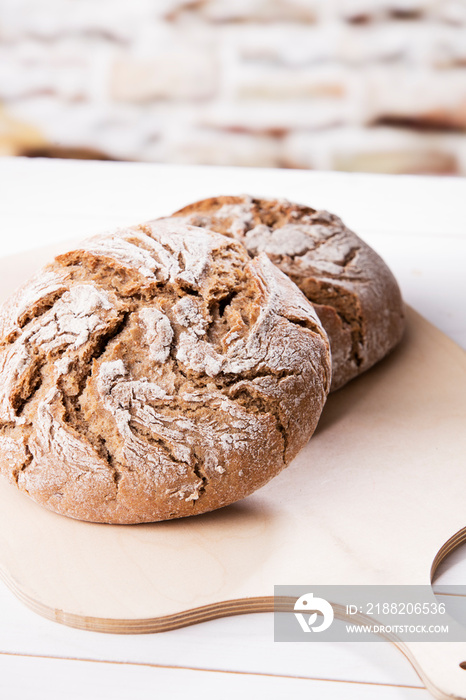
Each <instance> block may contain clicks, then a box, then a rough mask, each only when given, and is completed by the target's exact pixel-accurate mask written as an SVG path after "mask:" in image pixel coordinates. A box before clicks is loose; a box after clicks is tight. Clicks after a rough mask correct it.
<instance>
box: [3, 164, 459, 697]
mask: <svg viewBox="0 0 466 700" xmlns="http://www.w3.org/2000/svg"><path fill="white" fill-rule="evenodd" d="M245 192H247V193H251V194H256V195H262V196H267V197H287V198H289V199H292V200H295V201H300V202H303V203H307V204H310V205H311V206H313V207H316V208H327V209H329V210H331V211H333V212H335V213H337V214H339V215H340V216H341V217H342V218H343V219H344V221H345V222H346V223H347V224H348V225H349V226H350V227H352V228H354V229H355V230H356V231H357V232H358V233H359V234H360V235H361V236H362V237H363V238H364V239H365V240H366V241H367V242H368V243H369V244H370V245H371V246H372V247H373V248H375V249H376V250H377V251H378V252H379V253H380V254H381V255H382V256H383V257H384V258H385V260H386V261H387V262H388V264H389V265H390V267H391V268H392V270H393V272H394V273H395V275H396V277H397V278H398V281H399V283H400V286H401V289H402V292H403V296H404V298H405V300H406V301H407V302H408V303H409V304H410V305H411V306H413V307H414V308H415V309H416V310H417V311H419V312H420V313H421V314H423V315H424V316H425V318H427V319H428V320H430V321H431V322H432V323H434V324H435V325H436V326H438V327H439V328H440V329H441V330H442V331H443V332H444V333H446V334H447V335H449V336H450V337H451V338H453V339H454V340H455V341H456V342H457V343H458V344H460V345H462V347H463V348H464V347H466V303H465V300H466V275H465V274H464V268H465V266H466V180H462V179H451V178H421V177H411V176H396V177H392V176H385V175H348V174H342V173H317V172H305V171H279V170H262V169H244V168H206V167H184V166H158V165H148V164H128V163H101V162H97V163H93V162H85V161H81V162H72V161H43V160H26V159H0V255H1V256H5V255H10V254H13V253H19V252H21V251H25V250H29V249H32V248H35V247H40V246H44V245H47V244H50V243H56V242H60V241H63V242H64V243H66V241H67V240H69V239H73V238H79V237H83V236H86V235H89V234H92V233H96V232H99V231H102V230H105V229H108V228H112V227H114V226H118V225H126V224H131V223H137V222H141V221H144V220H146V219H150V218H154V217H157V216H161V215H166V214H169V213H170V212H171V211H174V210H175V209H177V208H179V207H181V206H182V205H184V204H186V203H187V202H189V201H194V200H196V199H200V198H203V197H207V196H212V195H217V194H241V193H245ZM465 519H466V516H465ZM465 525H466V523H465ZM277 583H279V582H277ZM296 583H297V584H301V583H306V582H302V581H297V582H296ZM446 583H460V584H464V583H466V548H462V549H459V550H457V551H456V552H455V553H454V554H453V555H452V556H451V557H450V559H449V561H448V562H445V563H444V564H443V565H442V568H441V571H439V575H438V576H437V579H436V585H437V586H439V587H440V586H441V585H442V584H446ZM188 693H189V696H190V697H193V698H197V697H202V698H203V700H210V698H212V699H214V698H215V699H216V698H218V697H219V696H221V697H222V698H233V697H235V698H237V697H238V695H241V694H242V695H244V696H245V697H252V696H258V697H268V698H270V699H272V700H273V699H275V698H277V699H278V698H283V697H293V698H299V697H303V698H304V697H309V696H310V694H311V693H312V697H318V698H319V699H321V700H327V699H328V700H330V699H331V700H340V698H341V699H343V698H345V700H346V699H348V700H351V699H352V698H358V699H359V698H361V699H362V700H364V698H371V699H376V700H378V699H380V700H385V699H386V700H395V699H401V698H406V699H409V700H421V699H425V700H428V698H429V697H430V696H429V694H428V693H427V691H425V690H424V689H423V687H422V684H421V682H420V680H419V678H418V677H417V675H416V673H415V672H414V671H413V670H412V668H411V667H410V665H409V664H408V662H407V661H406V659H404V657H403V656H402V655H401V654H400V653H399V652H398V651H397V650H396V649H395V648H394V647H392V646H390V645H389V644H388V643H386V644H385V643H374V644H366V643H364V644H363V643H353V644H351V643H346V644H343V643H342V644H329V643H320V644H319V643H313V644H312V645H308V644H278V643H274V641H273V616H272V615H271V614H256V615H248V616H242V617H236V618H227V619H223V620H215V621H212V622H208V623H204V624H201V625H197V626H195V627H188V628H185V629H181V630H176V631H172V632H168V633H164V634H161V635H143V636H115V635H103V634H97V633H91V632H83V631H79V630H75V629H71V628H67V627H63V626H60V625H58V624H55V623H53V622H49V621H47V620H45V619H42V618H40V617H38V616H36V615H35V614H34V613H32V612H30V611H29V610H28V609H26V608H25V607H23V605H22V604H21V603H19V602H18V601H17V600H16V599H15V598H14V596H13V594H12V593H10V592H9V590H7V588H6V587H5V586H4V585H3V584H1V583H0V697H2V698H8V700H13V699H16V698H21V700H23V699H24V698H26V699H27V698H29V697H31V698H34V699H35V700H41V699H42V698H44V699H45V698H47V700H61V699H62V698H63V697H66V698H67V700H73V699H74V698H76V699H77V698H84V697H88V698H93V699H94V698H97V699H99V700H100V699H101V698H102V699H107V698H109V699H110V698H111V699H112V700H122V699H123V698H127V697H129V696H131V697H137V696H138V695H142V694H144V696H145V697H151V696H152V695H154V696H155V695H157V696H158V697H163V696H167V697H170V698H178V697H180V698H181V697H183V698H184V697H185V696H186V695H187V694H188Z"/></svg>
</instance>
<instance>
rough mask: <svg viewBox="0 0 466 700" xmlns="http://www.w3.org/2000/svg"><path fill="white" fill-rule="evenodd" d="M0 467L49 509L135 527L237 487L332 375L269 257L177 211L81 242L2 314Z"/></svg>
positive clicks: (301, 417)
mask: <svg viewBox="0 0 466 700" xmlns="http://www.w3.org/2000/svg"><path fill="white" fill-rule="evenodd" d="M0 377H1V385H0V468H1V471H2V473H3V474H4V475H5V476H6V477H7V478H8V479H9V480H10V481H11V482H12V483H13V484H15V485H17V487H18V488H19V489H21V490H22V491H23V492H25V493H26V494H28V495H29V496H30V497H31V498H33V499H34V500H35V501H37V502H38V503H40V504H42V505H44V506H46V507H47V508H49V509H51V510H53V511H56V512H57V513H62V514H64V515H68V516H71V517H74V518H79V519H82V520H88V521H94V522H106V523H141V522H151V521H157V520H164V519H169V518H176V517H180V516H188V515H193V514H198V513H203V512H206V511H210V510H212V509H215V508H219V507H220V506H224V505H227V504H229V503H233V502H234V501H237V500H238V499H241V498H244V497H245V496H247V495H248V494H250V493H252V492H253V491H254V490H255V489H257V488H259V487H260V486H262V485H263V484H265V483H266V482H267V481H269V479H271V478H272V477H273V476H275V475H276V474H277V473H278V472H280V471H281V470H282V469H283V468H284V467H286V466H287V465H288V464H289V462H290V461H291V460H292V459H293V457H294V456H295V455H296V454H297V452H298V451H299V450H300V449H301V448H302V447H303V446H304V444H305V443H306V442H307V440H308V439H309V438H310V436H311V435H312V433H313V431H314V429H315V427H316V424H317V421H318V419H319V416H320V413H321V410H322V407H323V405H324V402H325V399H326V396H327V392H328V390H329V386H330V379H331V363H330V356H329V345H328V339H327V336H326V333H325V331H324V330H323V329H322V326H321V323H320V321H319V319H318V317H317V316H316V314H315V312H314V310H313V308H312V306H311V304H309V302H308V301H307V299H306V298H305V297H304V295H303V294H302V293H301V292H300V291H299V289H298V288H297V287H296V286H295V285H294V284H293V283H292V282H291V281H290V279H289V278H288V277H286V276H285V275H284V274H283V273H282V272H280V270H278V268H276V267H275V266H274V265H273V264H272V263H271V262H270V260H269V258H268V257H267V256H266V255H265V254H259V255H257V257H255V258H254V259H253V260H251V259H250V258H249V256H248V254H247V252H246V250H245V249H244V248H243V246H242V245H241V244H240V243H239V242H238V241H236V240H233V239H232V238H227V237H224V236H222V235H219V234H217V233H213V232H210V231H206V230H203V229H200V228H195V227H193V226H191V225H189V224H186V223H184V222H183V221H180V220H177V219H172V220H168V221H158V222H157V221H155V222H151V223H148V224H144V225H140V226H134V227H130V228H127V229H124V230H120V231H118V232H116V233H113V234H108V235H107V234H105V235H101V236H97V237H94V238H91V239H89V240H87V241H85V242H84V243H83V244H82V245H81V246H79V247H78V248H77V249H76V250H73V251H72V252H69V253H66V254H64V255H61V256H59V257H58V258H56V259H55V261H53V262H52V263H51V264H50V265H48V266H47V267H46V268H45V269H43V270H42V271H41V272H39V273H38V274H37V275H36V276H35V277H34V278H33V279H32V280H30V281H29V282H28V283H27V284H26V285H24V286H23V287H22V288H21V289H20V290H19V291H18V292H17V293H16V294H14V295H13V296H12V297H11V298H10V299H9V300H8V301H7V302H6V303H5V304H4V305H3V306H2V308H1V310H0Z"/></svg>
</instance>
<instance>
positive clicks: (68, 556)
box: [0, 247, 466, 698]
mask: <svg viewBox="0 0 466 700" xmlns="http://www.w3.org/2000/svg"><path fill="white" fill-rule="evenodd" d="M55 252H57V247H55V248H53V249H52V248H49V249H43V250H42V251H38V252H37V253H34V254H28V255H26V256H16V258H10V259H3V260H1V261H0V297H1V298H2V299H3V298H4V297H6V296H7V294H8V293H9V292H10V291H12V289H13V288H14V287H15V286H16V285H18V284H19V283H20V282H22V281H23V279H25V278H26V277H28V276H29V274H30V273H31V272H32V271H34V269H36V268H37V267H38V266H40V265H41V264H42V262H44V260H47V259H49V258H50V257H51V255H52V253H55ZM465 416H466V357H465V353H464V352H463V351H462V350H461V349H460V348H459V347H458V346H456V345H455V344H454V343H453V342H452V341H451V340H449V339H448V338H447V337H446V336H444V335H443V334H442V333H441V332H440V331H438V330H437V329H436V328H434V327H433V326H432V325H430V324H429V323H428V322H427V321H426V320H425V319H423V318H422V317H421V316H419V315H418V314H416V313H415V312H414V311H412V310H408V329H407V333H406V337H405V339H404V341H403V343H402V344H401V346H400V347H399V348H398V349H397V350H396V351H395V352H394V353H393V354H392V355H391V356H390V357H388V358H387V359H386V360H384V361H383V362H382V363H380V364H379V365H378V366H377V367H375V368H373V369H372V370H371V371H369V372H367V373H366V374H365V375H363V376H362V377H361V378H359V379H358V380H356V381H354V382H352V383H351V384H350V385H349V386H347V387H345V388H344V389H342V390H340V391H339V392H337V393H336V394H334V395H331V396H330V398H329V400H328V403H327V405H326V407H325V409H324V413H323V415H322V418H321V421H320V424H319V427H318V430H317V432H316V434H315V435H314V437H313V438H312V440H311V441H310V443H309V444H308V446H307V447H306V448H305V449H304V450H303V451H302V452H301V453H300V455H299V456H298V457H297V458H296V459H295V460H294V462H293V463H292V464H291V465H290V467H289V468H288V469H286V470H285V471H284V472H282V473H281V474H280V475H279V476H278V477H277V478H275V479H274V480H273V481H272V482H270V483H269V484H268V485H267V486H265V487H264V488H263V489H261V490H260V491H258V492H257V493H256V494H254V495H252V496H250V497H249V498H247V499H245V500H244V501H242V502H240V503H237V504H234V505H232V506H229V507H228V508H224V509H222V510H219V511H216V512H214V513H210V514H206V515H203V516H197V517H193V518H186V519H181V520H177V521H170V522H165V523H155V524H149V525H137V526H115V525H113V526H112V525H96V524H90V523H82V522H77V521H74V520H71V519H68V518H65V517H62V516H59V515H56V514H54V513H50V512H48V511H47V510H45V509H43V508H41V507H40V506H38V505H36V504H35V503H34V502H32V501H31V500H29V499H28V498H27V496H25V495H24V494H22V493H19V492H18V491H16V489H15V488H14V487H12V486H10V485H8V484H7V483H6V482H4V481H3V480H0V574H1V577H2V578H3V580H4V581H5V583H6V584H7V586H8V587H9V588H10V589H11V590H12V591H13V592H14V593H15V595H17V596H18V598H20V599H21V600H22V601H23V602H24V603H26V605H28V606H29V607H30V608H32V609H33V610H35V611H36V612H38V613H40V614H41V615H44V616H45V617H48V618H50V619H53V620H56V621H58V622H61V623H64V624H67V625H71V626H74V627H79V628H83V629H88V630H95V631H105V632H117V633H137V632H141V633H142V632H163V631H164V630H169V629H173V628H176V627H179V626H183V625H188V624H194V623H197V622H202V621H205V620H209V619H212V618H215V617H222V616H226V615H233V614H240V613H248V612H259V611H264V612H265V611H271V610H273V591H274V589H273V587H274V584H290V585H292V584H294V585H310V586H311V585H318V584H319V585H320V584H324V585H328V584H427V583H430V581H431V577H432V575H433V572H434V570H435V568H436V566H438V564H439V563H440V561H441V560H442V559H443V558H444V557H445V556H446V555H447V554H448V553H449V552H450V551H451V550H452V549H453V548H454V547H455V546H457V545H458V544H460V543H461V542H463V541H466V505H465V504H466V430H465V429H464V424H465ZM396 644H397V646H398V647H399V648H400V649H401V651H402V652H403V653H404V654H405V655H406V656H407V657H408V659H409V660H410V662H411V663H412V665H413V666H414V668H415V669H416V670H417V672H418V673H419V675H420V677H421V678H422V680H423V681H424V683H425V685H426V687H427V688H428V690H430V691H431V692H432V694H433V695H434V696H435V697H438V698H451V697H456V698H466V670H463V669H462V668H461V667H460V663H462V662H464V661H466V641H465V643H430V642H429V643H427V642H423V643H403V642H397V643H396Z"/></svg>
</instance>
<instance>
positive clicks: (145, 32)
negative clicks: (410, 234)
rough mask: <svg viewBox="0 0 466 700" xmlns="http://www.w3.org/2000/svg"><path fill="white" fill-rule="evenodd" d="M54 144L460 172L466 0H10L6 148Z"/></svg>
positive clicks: (172, 156) (1, 19)
mask: <svg viewBox="0 0 466 700" xmlns="http://www.w3.org/2000/svg"><path fill="white" fill-rule="evenodd" d="M50 143H51V144H54V145H58V146H60V147H62V148H66V149H88V150H87V151H86V153H88V154H90V155H91V156H92V154H93V153H94V151H95V152H97V154H99V153H100V154H105V155H107V156H109V157H112V158H121V159H132V160H133V159H134V160H150V161H159V162H172V163H173V162H175V163H207V164H222V165H228V164H232V165H254V166H281V167H296V168H323V169H339V170H363V171H372V172H413V173H461V174H464V173H466V0H385V1H383V0H371V1H369V0H204V1H202V0H200V1H197V2H196V1H195V0H191V1H189V0H40V2H38V1H37V0H0V153H21V152H33V151H34V149H38V151H39V152H41V149H43V148H44V146H46V145H47V144H50ZM89 149H90V150H89ZM74 152H79V151H72V153H74Z"/></svg>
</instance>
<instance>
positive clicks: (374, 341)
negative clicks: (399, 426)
mask: <svg viewBox="0 0 466 700" xmlns="http://www.w3.org/2000/svg"><path fill="white" fill-rule="evenodd" d="M173 216H174V217H180V218H181V219H182V220H183V221H184V222H185V223H189V224H193V225H196V226H203V227H205V228H208V229H210V230H212V231H217V232H219V233H222V234H224V235H226V236H230V237H232V238H235V239H236V240H238V241H240V242H241V243H243V245H244V246H245V247H246V248H247V250H248V252H249V254H250V255H251V256H252V257H254V256H256V255H259V254H260V253H266V254H267V255H268V257H269V258H270V260H272V262H273V263H274V264H275V265H277V266H278V267H279V268H280V269H281V270H282V271H283V272H284V273H285V274H287V275H288V277H290V279H292V280H293V282H295V283H296V284H297V285H298V287H299V288H300V289H301V290H302V292H303V293H304V294H305V295H306V297H307V298H308V299H309V300H310V301H311V302H312V304H313V305H314V308H315V310H316V312H317V314H318V315H319V317H320V320H321V321H322V323H323V325H324V328H325V330H326V331H327V334H328V336H329V339H330V346H331V351H332V390H335V389H339V388H340V387H342V386H344V384H346V383H347V382H348V381H349V380H350V379H353V378H354V377H356V376H358V375H359V374H361V373H362V372H364V371H366V370H367V369H369V368H370V367H372V365H374V364H375V363H376V362H378V361H379V360H381V359H382V358H383V357H384V356H385V355H386V354H387V353H388V352H390V350H392V349H393V348H394V347H395V345H396V344H397V343H398V342H399V340H400V339H401V337H402V334H403V329H404V309H403V302H402V299H401V294H400V290H399V288H398V285H397V283H396V280H395V278H394V277H393V275H392V273H391V272H390V270H389V269H388V267H387V265H386V264H385V263H384V261H383V260H382V258H381V257H380V256H379V255H377V253H375V251H374V250H372V248H370V247H369V246H368V245H367V244H366V243H364V241H362V240H361V239H360V238H359V237H358V236H357V235H356V234H355V233H353V231H351V230H350V229H348V228H347V227H346V226H345V225H344V224H343V222H342V221H341V219H339V218H338V217H337V216H335V215H334V214H330V213H329V212H327V211H316V210H315V209H312V208H310V207H307V206H303V205H300V204H294V203H292V202H288V201H286V200H266V199H255V198H253V197H249V196H242V197H228V196H225V197H213V198H210V199H205V200H202V201H200V202H195V203H194V204H190V205H188V206H186V207H184V208H183V209H180V210H179V211H177V212H175V214H173Z"/></svg>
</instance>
